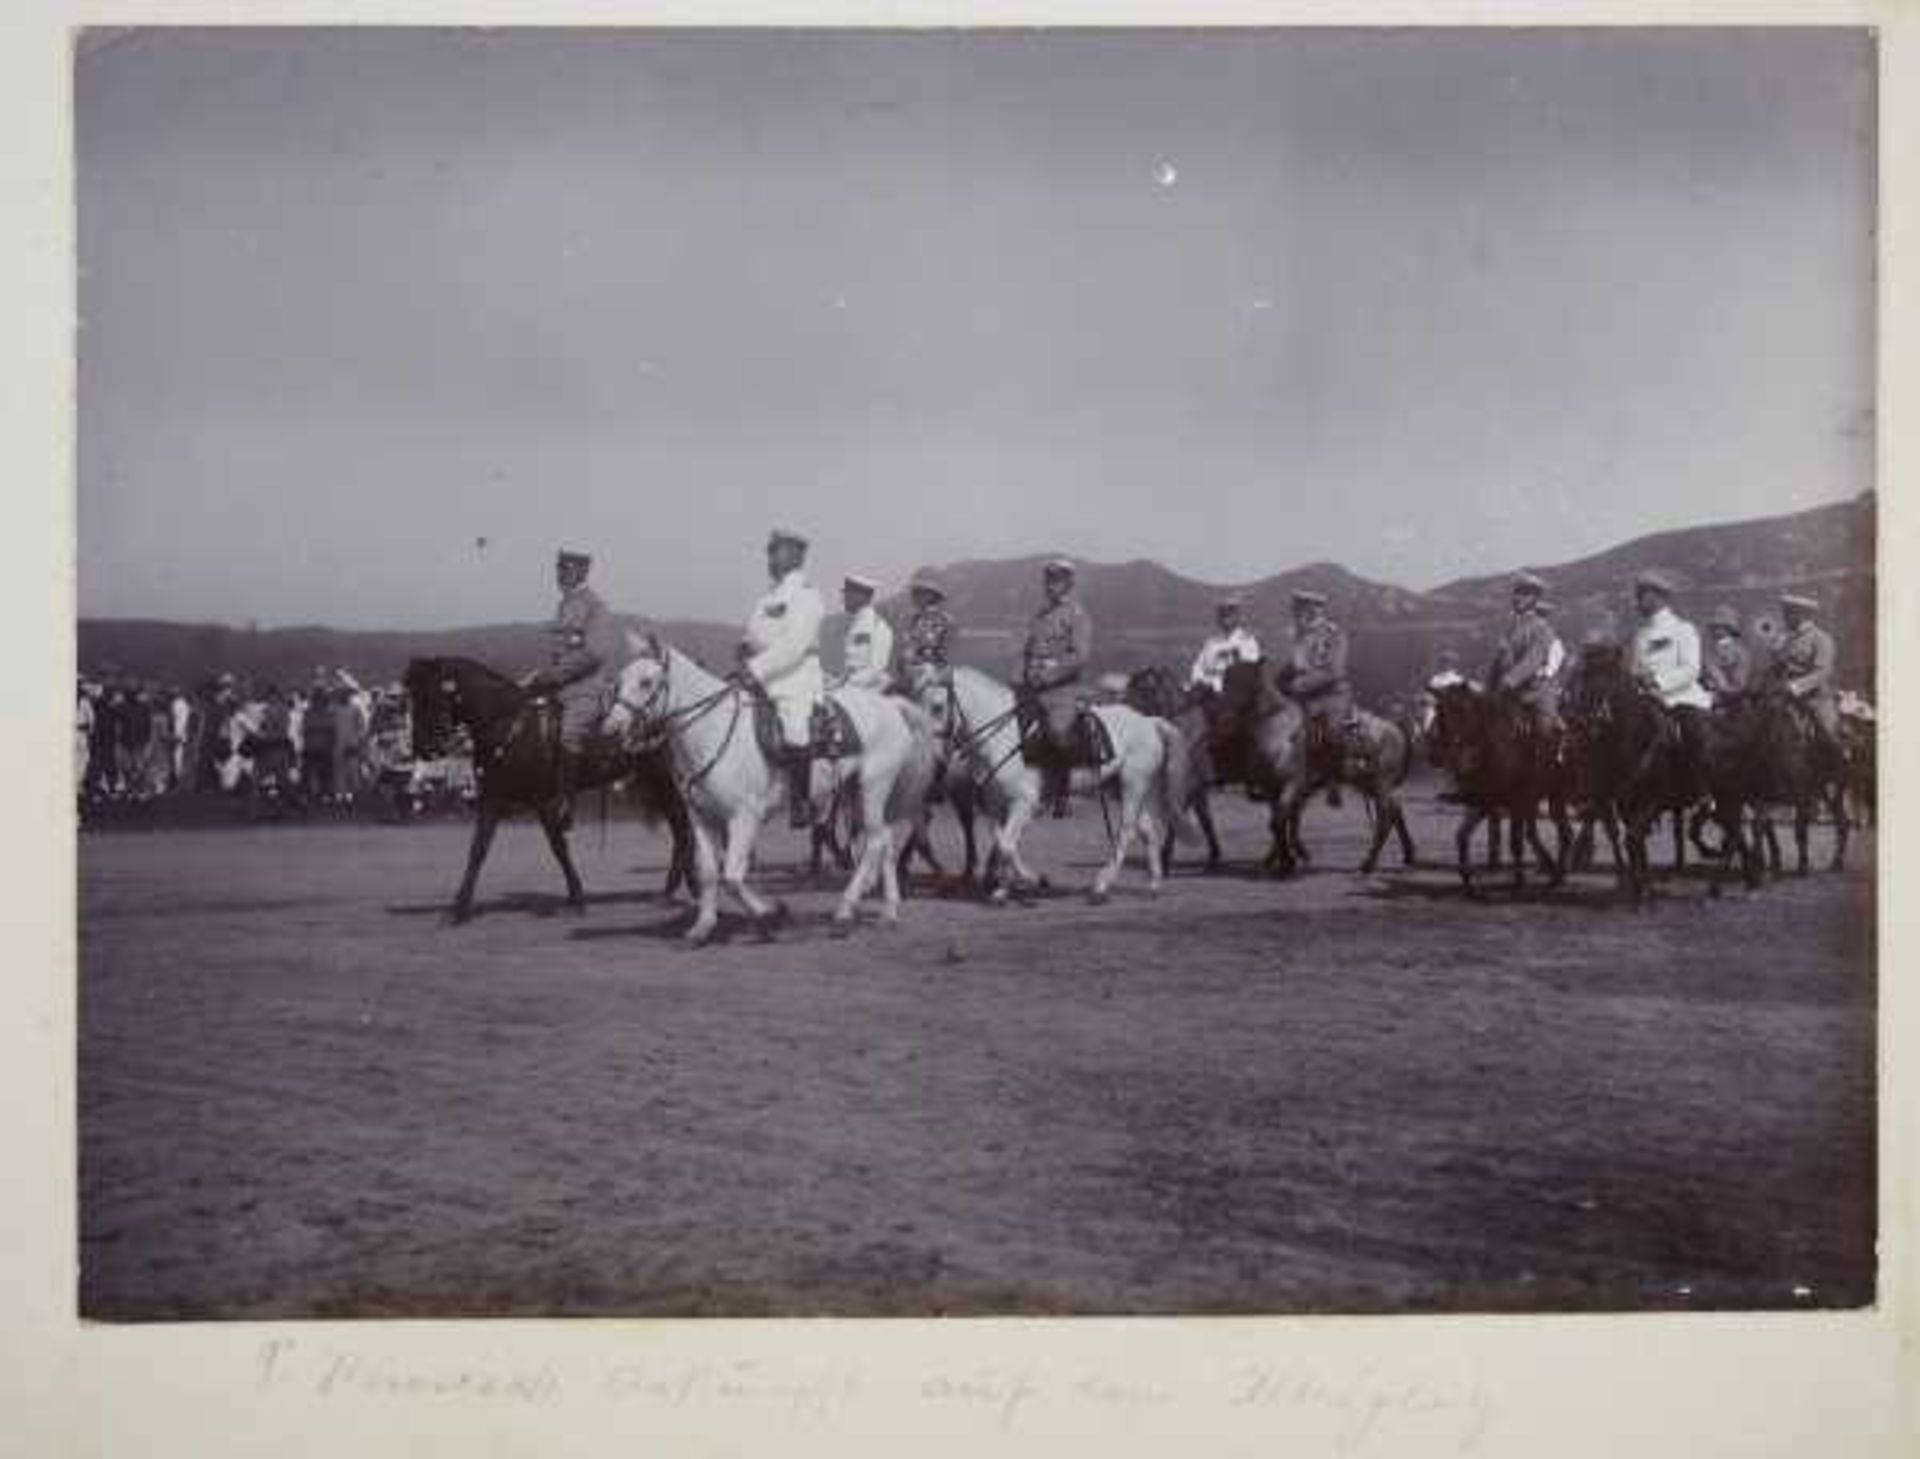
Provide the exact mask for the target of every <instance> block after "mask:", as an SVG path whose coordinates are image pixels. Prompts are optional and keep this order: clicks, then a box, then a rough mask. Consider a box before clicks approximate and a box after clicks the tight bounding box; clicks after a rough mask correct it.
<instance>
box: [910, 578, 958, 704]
mask: <svg viewBox="0 0 1920 1459" xmlns="http://www.w3.org/2000/svg"><path fill="white" fill-rule="evenodd" d="M907 596H908V597H909V598H910V599H911V600H912V602H913V617H911V618H909V619H908V620H907V633H906V644H905V647H904V648H903V649H902V651H901V662H902V664H903V665H904V666H905V667H906V669H907V675H908V680H909V682H912V680H913V679H914V677H916V676H915V673H914V671H915V670H923V671H924V670H931V671H933V672H934V673H935V674H936V675H937V676H938V677H940V678H943V679H944V678H946V677H947V675H948V673H949V671H950V670H951V668H952V660H951V658H950V655H951V653H952V651H953V638H954V634H955V632H956V631H957V625H956V624H955V623H954V621H953V614H951V613H949V612H948V611H947V590H946V589H945V588H943V587H941V586H940V584H939V582H937V581H936V580H935V579H933V578H931V577H928V576H926V575H925V574H922V575H921V576H919V577H917V578H915V579H914V580H913V581H912V582H911V583H909V584H908V585H907Z"/></svg>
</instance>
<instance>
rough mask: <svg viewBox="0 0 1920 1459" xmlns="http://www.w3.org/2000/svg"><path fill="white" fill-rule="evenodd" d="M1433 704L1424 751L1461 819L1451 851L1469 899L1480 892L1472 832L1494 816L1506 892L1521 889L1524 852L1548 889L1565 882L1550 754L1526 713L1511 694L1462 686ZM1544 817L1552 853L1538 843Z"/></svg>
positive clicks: (1564, 842)
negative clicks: (1501, 840) (1505, 849)
mask: <svg viewBox="0 0 1920 1459" xmlns="http://www.w3.org/2000/svg"><path fill="white" fill-rule="evenodd" d="M1434 701H1435V702H1434V717H1433V726H1432V729H1431V730H1430V731H1429V740H1428V745H1429V752H1430V754H1431V756H1432V758H1433V763H1434V764H1435V765H1436V766H1437V767H1438V768H1439V769H1441V770H1443V771H1445V772H1446V774H1447V776H1448V778H1449V779H1450V780H1451V781H1452V790H1451V792H1450V796H1449V798H1450V799H1452V800H1453V801H1454V802H1456V803H1457V804H1459V805H1460V806H1461V807H1463V809H1464V812H1465V814H1464V816H1463V818H1462V819H1461V822H1460V827H1459V829H1458V831H1456V832H1455V834H1454V848H1455V852H1456V854H1457V856H1458V861H1459V870H1460V880H1461V883H1462V884H1463V885H1464V886H1465V887H1466V889H1467V893H1468V895H1470V896H1475V895H1478V893H1479V888H1478V887H1477V886H1476V884H1475V882H1474V878H1473V847H1472V841H1473V833H1474V831H1475V830H1476V829H1477V828H1478V827H1479V825H1480V823H1481V822H1482V821H1484V820H1486V819H1487V818H1488V817H1489V816H1491V815H1494V814H1498V815H1500V816H1503V817H1504V818H1505V819H1506V821H1507V827H1508V837H1509V843H1510V849H1511V852H1512V856H1511V865H1510V875H1511V877H1512V881H1513V885H1514V886H1515V887H1522V886H1525V885H1526V879H1527V851H1528V848H1529V847H1531V848H1532V851H1533V854H1534V855H1535V856H1536V857H1537V858H1538V861H1539V865H1540V868H1541V870H1542V871H1544V872H1545V873H1546V876H1547V881H1548V884H1549V885H1550V886H1558V885H1559V884H1560V882H1561V881H1562V880H1563V879H1564V877H1565V870H1564V867H1563V865H1562V862H1563V858H1564V854H1565V852H1566V850H1567V847H1568V845H1569V843H1570V841H1571V839H1572V837H1571V831H1570V828H1569V827H1568V825H1567V819H1566V809H1565V803H1564V791H1563V788H1562V786H1561V784H1560V782H1559V769H1558V763H1559V762H1558V759H1557V753H1556V748H1555V746H1554V744H1553V743H1552V741H1551V739H1550V738H1549V737H1548V736H1547V735H1546V734H1543V733H1542V732H1541V730H1540V728H1539V726H1538V724H1537V723H1536V721H1535V720H1534V718H1533V712H1532V710H1531V709H1529V708H1528V707H1527V706H1526V705H1524V704H1522V703H1521V702H1520V701H1519V700H1518V699H1517V698H1515V697H1514V696H1512V695H1510V694H1505V693H1500V692H1497V691H1492V692H1490V691H1487V690H1484V689H1481V688H1479V687H1478V686H1477V685H1473V684H1467V683H1461V684H1454V685H1450V686H1448V687H1447V688H1444V689H1441V690H1440V691H1438V692H1437V693H1436V695H1435V696H1434ZM1543 810H1544V811H1545V812H1546V814H1547V816H1548V818H1549V819H1551V820H1552V821H1553V823H1554V827H1555V830H1556V832H1557V833H1558V837H1559V845H1558V847H1557V849H1556V850H1555V852H1553V853H1551V854H1550V853H1549V852H1548V851H1547V848H1546V846H1545V845H1544V844H1543V843H1542V842H1541V839H1540V817H1541V813H1542V811H1543Z"/></svg>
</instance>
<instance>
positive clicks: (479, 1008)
mask: <svg viewBox="0 0 1920 1459" xmlns="http://www.w3.org/2000/svg"><path fill="white" fill-rule="evenodd" d="M1219 809H1220V813H1221V815H1220V818H1221V822H1222V834H1223V839H1224V840H1225V841H1226V843H1227V847H1228V853H1229V856H1230V857H1233V858H1235V860H1236V867H1235V869H1233V870H1231V871H1229V872H1228V873H1227V874H1224V875H1220V876H1214V877H1207V876H1202V875H1199V874H1197V873H1192V872H1186V873H1182V874H1180V875H1178V876H1176V878H1175V879H1174V880H1173V881H1172V882H1171V883H1170V884H1169V885H1168V887H1167V890H1166V891H1165V893H1164V894H1163V895H1162V896H1161V897H1160V898H1159V899H1158V900H1152V899H1149V898H1148V897H1147V896H1146V895H1145V894H1144V891H1143V890H1142V883H1143V880H1144V874H1143V873H1142V872H1140V871H1138V870H1137V869H1133V868H1130V870H1129V875H1128V877H1127V878H1126V879H1124V880H1123V881H1122V883H1121V891H1120V894H1119V895H1117V896H1116V898H1115V900H1114V901H1113V902H1112V903H1111V904H1109V905H1107V906H1105V907H1092V906H1089V905H1087V904H1086V903H1085V902H1084V901H1083V900H1082V899H1081V898H1080V897H1078V896H1077V895H1073V896H1068V895H1056V896H1052V897H1048V898H1044V899H1041V900H1039V901H1037V902H1036V903H1034V904H1031V905H1025V906H1015V907H1009V908H1005V909H999V910H995V909H991V908H988V907H986V906H983V905H980V904H978V903H974V902H970V901H966V900H962V899H959V898H957V897H952V896H945V895H928V896H923V897H920V898H917V899H915V900H912V901H910V902H909V903H908V905H907V908H906V911H905V919H904V925H903V926H902V927H901V928H900V929H899V930H897V931H892V932H888V931H882V930H880V929H878V928H877V927H873V926H867V927H863V928H862V929H861V931H860V932H859V933H858V934H857V935H856V936H855V937H854V938H853V939H851V940H849V941H837V940H834V939H832V938H831V937H829V936H828V935H827V931H826V927H825V925H824V919H825V917H826V915H827V913H828V912H829V910H830V908H831V904H832V897H833V894H834V891H835V889H836V884H829V883H820V884H815V883H810V882H807V881H806V880H805V879H804V878H799V877H797V876H796V875H795V874H794V873H793V871H792V870H790V869H789V867H788V865H787V864H786V863H788V862H791V861H793V860H794V859H796V858H797V856H798V846H799V843H798V841H797V839H796V838H794V837H793V836H792V834H791V833H789V832H787V831H786V830H784V829H783V828H773V829H770V830H769V832H768V836H767V839H766V841H765V842H764V843H763V844H764V847H765V852H764V856H763V861H764V862H765V866H766V869H765V873H764V876H763V884H764V885H766V886H767V887H769V888H770V889H771V890H774V891H776V892H778V893H779V894H780V895H782V896H784V897H786V898H787V899H788V900H789V901H790V902H791V903H792V905H793V907H794V909H795V911H796V912H797V913H798V914H799V921H798V923H797V925H795V926H794V927H792V928H790V929H789V930H788V931H787V932H786V933H785V934H784V935H783V936H782V937H781V939H780V940H779V941H778V942H775V943H773V944H770V945H766V944H759V943H755V942H752V941H750V940H748V939H747V938H745V937H744V936H735V937H732V938H730V939H729V940H727V941H726V942H724V943H723V944H721V945H719V946H716V947H713V948H710V949H708V950H706V951H703V952H697V953H694V952H687V951H683V950H682V949H681V948H680V947H679V946H677V945H676V944H675V942H674V941H673V938H672V934H674V933H675V932H677V930H678V928H679V927H680V926H681V925H682V924H683V922H684V920H685V916H686V914H685V913H684V912H683V911H681V910H680V909H678V908H675V907H673V906H670V905H667V904H665V903H662V902H660V901H659V900H658V899H657V898H656V896H655V892H656V890H657V888H658V885H659V881H660V871H661V868H662V867H663V866H664V863H665V854H666V844H665V841H664V840H663V839H661V838H660V837H658V836H655V835H654V834H652V833H650V832H648V831H646V830H644V829H643V828H641V827H639V826H637V825H633V824H626V823H619V822H616V823H615V824H613V825H612V826H610V827H608V828H606V830H605V831H604V844H603V832H602V829H601V827H600V826H599V825H598V824H597V823H596V821H595V819H594V818H593V816H592V814H591V812H590V810H589V813H588V814H587V815H585V816H583V824H582V827H581V829H580V831H579V832H578V833H577V834H576V836H575V841H576V843H577V850H578V853H579V856H580V861H581V870H582V873H583V875H584V876H585V877H586V879H587V882H588V886H589V888H590V889H591V890H592V892H593V893H594V896H593V902H592V907H591V909H590V912H589V913H588V915H586V916H585V917H583V918H574V917H569V916H566V915H563V914H561V913H560V912H559V898H558V892H559V886H560V883H559V877H558V873H557V871H556V870H555V869H554V868H553V867H552V866H551V865H550V863H549V862H548V861H547V857H546V850H545V847H544V845H543V843H542V841H541V838H540V836H539V833H538V831H537V830H536V829H534V828H533V827H531V826H528V825H522V824H515V825H512V826H509V827H507V828H506V829H505V830H504V831H503V832H502V834H501V836H500V839H499V840H498V842H497V843H496V846H495V855H494V859H493V862H492V864H491V865H490V866H489V867H488V870H487V874H486V876H485V878H484V879H483V881H482V884H481V892H482V900H483V903H484V907H483V915H482V916H481V917H480V918H479V920H477V921H476V922H474V923H473V924H472V925H470V926H468V927H465V928H462V929H458V930H454V929H449V928H446V927H443V926H441V925H440V924H439V921H438V918H437V914H438V912H439V909H440V906H441V904H442V903H443V901H444V900H445V899H446V897H447V896H448V895H449V894H450V893H451V890H452V887H453V884H454V882H455V880H456V876H457V873H458V870H459V866H460V862H461V858H462V856H463V854H464V845H465V836H466V829H465V827H464V826H462V825H458V824H443V825H434V826H417V827H382V826H318V825H316V826H291V825H289V826H263V827H259V828H254V829H228V830H216V829H206V830H155V831H152V832H145V833H142V832H131V831H129V832H114V833H100V834H95V833H89V834H87V835H86V836H84V837H83V838H82V842H81V848H80V867H81V885H80V907H81V934H82V935H81V967H80V1000H81V1018H80V1040H79V1050H78V1055H79V1074H80V1184H81V1203H82V1204H81V1241H82V1251H81V1260H82V1266H83V1279H82V1310H83V1312H84V1313H85V1314H86V1315H89V1316H92V1317H96V1318H173V1317H209V1316H230V1317H269V1316H288V1317H291V1316H340V1315H351V1314H369V1315H387V1314H422V1315H479V1314H490V1313H514V1314H542V1313H711V1314H721V1313H845V1314H876V1313H931V1312H967V1313H977V1312H1156V1313H1163V1312H1226V1311H1233V1312H1242V1311H1275V1312H1286V1311H1305V1310H1323V1309H1341V1310H1369V1311H1370V1310H1381V1309H1400V1308H1409V1309H1433V1308H1456V1307H1460V1308H1471V1309H1553V1308H1636V1307H1644V1306H1652V1307H1684V1306H1689V1305H1691V1306H1761V1307H1788V1306H1805V1305H1814V1306H1820V1305H1852V1304H1859V1303H1863V1302H1867V1301H1870V1300H1871V1298H1872V1295H1873V1281H1874V1258H1873V1243H1874V1204H1875V1149H1874V1131H1875V1119H1874V1073H1875V1071H1874V1008H1875V993H1874V987H1875V983H1874V958H1873V926H1872V917H1873V838H1872V835H1871V833H1866V834H1863V835H1861V836H1860V837H1858V838H1857V839H1856V842H1855V847H1856V852H1855V855H1854V857H1853V866H1852V868H1851V869H1850V870H1849V871H1847V872H1846V873H1844V874H1842V875H1833V874H1828V873H1822V872H1816V873H1815V874H1814V875H1813V876H1811V877H1809V878H1807V879H1805V880H1797V879H1794V878H1788V879H1786V880H1783V881H1781V882H1779V883H1777V884H1772V885H1770V886H1768V888H1767V889H1766V890H1765V891H1764V892H1762V893H1760V894H1759V895H1757V896H1751V897H1750V896H1747V895H1745V894H1743V893H1739V892H1735V893H1733V894H1731V895H1729V896H1728V897H1726V898H1725V899H1723V900H1721V901H1719V902H1711V901H1709V900H1707V899H1706V897H1705V888H1704V885H1703V884H1702V883H1701V882H1700V881H1699V880H1697V879H1695V878H1692V877H1685V878H1679V879H1675V880H1670V881H1669V882H1667V883H1666V884H1665V895H1664V896H1663V897H1662V898H1660V899H1659V900H1658V901H1657V902H1656V903H1655V904H1654V905H1653V906H1652V907H1651V909H1650V910H1647V911H1643V912H1635V911H1632V910H1629V909H1627V908H1625V907H1623V906H1621V905H1619V904H1618V902H1617V900H1616V898H1615V894H1614V892H1613V888H1612V883H1611V878H1610V876H1607V875H1604V874H1602V875H1593V876H1587V877H1582V878H1579V879H1577V880H1576V881H1575V882H1574V883H1573V884H1571V885H1570V887H1569V889H1567V890H1566V891H1564V892H1563V893H1561V894H1559V895H1556V896H1554V897H1552V898H1546V897H1544V896H1543V895H1541V894H1540V893H1538V892H1529V893H1525V894H1522V895H1520V896H1519V897H1516V896H1515V895H1514V894H1512V893H1509V892H1507V891H1505V890H1504V889H1501V890H1496V891H1495V892H1494V893H1493V896H1492V898H1491V900H1490V901H1489V902H1488V903H1487V904H1486V905H1472V904H1469V903H1468V902H1466V901H1465V900H1463V899H1462V897H1461V896H1460V894H1459V891H1458V888H1457V883H1456V882H1455V880H1454V878H1453V876H1452V874H1451V872H1450V871H1448V870H1445V869H1437V868H1432V867H1425V868H1422V869H1419V870H1416V871H1413V872H1411V873H1403V872H1400V871H1398V870H1397V869H1394V868H1393V866H1392V862H1391V858H1390V860H1389V868H1388V870H1387V871H1386V872H1385V873H1384V874H1382V875H1379V876H1375V877H1362V876H1359V875H1358V874H1356V873H1355V872H1353V871H1352V870H1351V868H1352V867H1353V866H1354V865H1355V864H1356V863H1357V861H1358V859H1359V854H1360V845H1359V843H1360V834H1361V828H1362V823H1361V819H1360V812H1359V811H1358V809H1357V807H1356V806H1355V805H1354V804H1353V802H1351V801H1349V803H1348V805H1347V806H1346V807H1345V808H1344V809H1342V810H1338V811H1335V810H1328V809H1325V808H1322V807H1316V808H1315V809H1314V811H1313V812H1311V813H1310V816H1309V821H1308V828H1307V836H1308V840H1309V842H1310V844H1311V845H1312V847H1313V849H1314V852H1315V854H1316V858H1317V860H1316V869H1315V870H1314V871H1313V872H1311V873H1309V874H1308V875H1305V876H1303V877H1301V878H1299V879H1298V880H1295V881H1293V882H1289V883H1284V884H1283V883H1276V882H1272V881H1268V880H1265V879H1262V878H1260V877H1258V876H1256V875H1255V874H1254V873H1253V871H1252V869H1251V868H1252V866H1253V865H1254V863H1255V862H1257V859H1258V856H1259V854H1260V852H1261V851H1262V850H1263V849H1264V831H1263V830H1262V829H1261V828H1260V826H1259V822H1258V819H1257V810H1258V808H1255V807H1250V806H1248V805H1246V804H1245V803H1243V802H1236V801H1233V800H1225V801H1222V802H1221V803H1220V806H1219ZM1410 815H1411V819H1412V821H1413V827H1414V833H1415V836H1416V838H1417V840H1418V842H1419V845H1420V847H1421V850H1422V852H1423V854H1425V855H1426V856H1429V857H1441V856H1450V854H1451V835H1450V826H1451V816H1450V813H1445V812H1443V810H1442V809H1441V808H1439V807H1436V806H1434V805H1433V804H1432V803H1431V801H1430V800H1429V799H1428V798H1427V797H1426V795H1425V794H1424V793H1421V792H1418V791H1416V792H1415V793H1414V794H1412V796H1411V797H1410ZM938 835H939V836H940V837H941V845H942V849H943V852H945V851H948V850H949V849H950V848H951V847H952V846H953V845H954V844H955V842H956V839H957V838H956V836H955V833H954V831H953V827H952V823H951V821H947V820H943V821H942V822H941V824H940V829H939V832H938ZM1816 835H1817V845H1816V853H1820V852H1823V851H1824V848H1825V834H1824V832H1823V831H1822V832H1817V833H1816ZM1028 844H1029V849H1030V853H1031V855H1030V859H1031V860H1033V861H1034V863H1035V865H1036V866H1037V867H1039V868H1040V869H1041V870H1043V871H1046V872H1048V873H1049V874H1050V875H1051V876H1052V877H1053V878H1054V879H1055V881H1056V882H1057V883H1059V884H1061V885H1063V886H1067V887H1072V888H1076V889H1077V888H1079V887H1083V886H1084V885H1085V884H1086V883H1087V881H1089V880H1090V879H1091V876H1092V871H1093V866H1094V864H1095V862H1096V861H1097V859H1098V858H1099V856H1100V854H1101V853H1102V852H1103V851H1104V845H1105V843H1104V833H1103V831H1102V829H1101V819H1100V815H1099V813H1098V811H1097V810H1096V809H1095V808H1094V807H1093V806H1092V805H1091V804H1090V803H1082V804H1081V805H1080V806H1079V807H1078V808H1077V811H1076V815H1075V818H1074V819H1072V820H1070V821H1067V822H1043V823H1040V824H1038V825H1036V827H1035V828H1034V830H1033V833H1032V835H1031V837H1030V839H1029V843H1028ZM1667 854H1668V848H1667V844H1666V840H1665V837H1664V836H1663V837H1662V838H1661V840H1660V842H1659V856H1660V859H1661V861H1662V862H1663V863H1664V860H1665V857H1666V856H1667Z"/></svg>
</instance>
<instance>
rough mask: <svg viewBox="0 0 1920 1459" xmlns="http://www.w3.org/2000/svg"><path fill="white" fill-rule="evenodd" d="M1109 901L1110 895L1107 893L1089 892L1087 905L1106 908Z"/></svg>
mask: <svg viewBox="0 0 1920 1459" xmlns="http://www.w3.org/2000/svg"><path fill="white" fill-rule="evenodd" d="M1107 900H1108V894H1107V893H1106V892H1088V893H1087V903H1088V905H1090V906H1094V907H1104V906H1106V904H1107Z"/></svg>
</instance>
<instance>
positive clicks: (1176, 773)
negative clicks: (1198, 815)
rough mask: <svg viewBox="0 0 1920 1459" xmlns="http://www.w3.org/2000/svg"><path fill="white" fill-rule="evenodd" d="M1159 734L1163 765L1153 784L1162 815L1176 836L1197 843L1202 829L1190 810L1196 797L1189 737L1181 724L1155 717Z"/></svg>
mask: <svg viewBox="0 0 1920 1459" xmlns="http://www.w3.org/2000/svg"><path fill="white" fill-rule="evenodd" d="M1153 727H1154V729H1155V731H1157V732H1158V734H1159V736H1160V769H1159V772H1158V773H1157V774H1156V775H1155V776H1154V787H1155V789H1156V790H1157V791H1158V792H1159V795H1160V815H1161V817H1162V819H1164V820H1165V821H1166V823H1167V827H1168V829H1169V830H1171V831H1172V832H1173V834H1174V837H1175V839H1177V840H1180V841H1184V842H1185V843H1187V844H1188V845H1190V846H1191V845H1194V844H1196V843H1197V842H1198V841H1199V840H1200V832H1199V829H1198V828H1197V827H1196V826H1195V825H1194V824H1193V818H1192V817H1191V816H1190V815H1189V814H1188V813H1187V812H1188V807H1189V806H1190V805H1191V804H1192V801H1193V763H1192V760H1191V758H1190V757H1189V755H1188V753H1187V737H1186V736H1185V735H1184V734H1182V733H1181V732H1180V728H1179V726H1178V725H1175V724H1172V723H1170V722H1169V721H1167V720H1164V719H1156V720H1154V721H1153Z"/></svg>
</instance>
